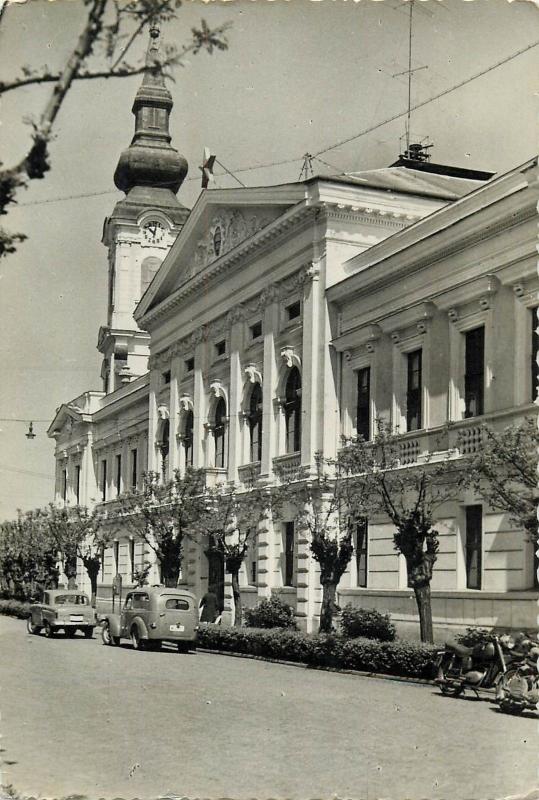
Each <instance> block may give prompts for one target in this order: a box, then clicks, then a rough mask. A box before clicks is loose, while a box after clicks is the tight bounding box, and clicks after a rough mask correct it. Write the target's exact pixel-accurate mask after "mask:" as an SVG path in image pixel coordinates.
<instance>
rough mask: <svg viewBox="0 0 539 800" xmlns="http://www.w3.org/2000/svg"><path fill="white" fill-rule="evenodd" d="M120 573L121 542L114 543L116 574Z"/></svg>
mask: <svg viewBox="0 0 539 800" xmlns="http://www.w3.org/2000/svg"><path fill="white" fill-rule="evenodd" d="M119 572H120V542H114V574H115V575H118V574H119Z"/></svg>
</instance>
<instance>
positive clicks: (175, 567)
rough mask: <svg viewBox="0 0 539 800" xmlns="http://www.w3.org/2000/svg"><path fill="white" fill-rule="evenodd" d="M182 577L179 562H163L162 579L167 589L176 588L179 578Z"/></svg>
mask: <svg viewBox="0 0 539 800" xmlns="http://www.w3.org/2000/svg"><path fill="white" fill-rule="evenodd" d="M179 578H180V564H179V562H176V561H175V562H174V563H166V562H165V563H162V564H161V580H162V581H163V583H164V584H165V586H166V587H167V589H175V588H176V586H177V585H178V580H179Z"/></svg>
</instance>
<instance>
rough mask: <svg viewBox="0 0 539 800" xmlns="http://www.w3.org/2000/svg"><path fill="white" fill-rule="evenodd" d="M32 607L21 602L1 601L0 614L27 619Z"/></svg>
mask: <svg viewBox="0 0 539 800" xmlns="http://www.w3.org/2000/svg"><path fill="white" fill-rule="evenodd" d="M31 605H32V604H31V603H23V602H21V601H20V600H0V614H6V616H8V617H18V618H19V619H26V617H28V616H29V614H30V606H31Z"/></svg>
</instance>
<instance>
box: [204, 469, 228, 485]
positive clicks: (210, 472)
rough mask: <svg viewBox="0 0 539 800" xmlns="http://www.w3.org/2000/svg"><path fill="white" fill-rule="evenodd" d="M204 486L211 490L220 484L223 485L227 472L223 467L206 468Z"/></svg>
mask: <svg viewBox="0 0 539 800" xmlns="http://www.w3.org/2000/svg"><path fill="white" fill-rule="evenodd" d="M205 472H206V486H207V487H208V489H213V488H214V487H215V486H218V485H219V484H221V483H225V481H226V479H227V477H228V470H227V469H226V468H223V467H206V470H205Z"/></svg>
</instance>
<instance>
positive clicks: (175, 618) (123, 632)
mask: <svg viewBox="0 0 539 800" xmlns="http://www.w3.org/2000/svg"><path fill="white" fill-rule="evenodd" d="M101 622H102V625H103V627H102V632H101V635H102V638H103V643H104V644H107V645H118V644H120V640H121V639H131V643H132V645H133V647H134V649H135V650H144V649H148V650H151V649H155V650H159V649H160V647H161V644H162V643H163V642H171V643H172V644H176V645H177V647H178V650H179V651H180V652H186V651H188V650H190V649H194V647H195V642H196V638H197V631H198V604H197V600H196V597H195V595H194V594H191V592H188V591H185V590H184V589H167V588H166V587H164V586H152V587H146V586H144V587H141V588H139V589H132V590H131V591H129V592H128V593H127V594H126V596H125V602H124V605H123V607H122V610H121V612H120V614H107V615H105V616H104V617H103V618H102V620H101Z"/></svg>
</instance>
